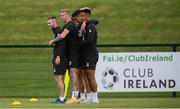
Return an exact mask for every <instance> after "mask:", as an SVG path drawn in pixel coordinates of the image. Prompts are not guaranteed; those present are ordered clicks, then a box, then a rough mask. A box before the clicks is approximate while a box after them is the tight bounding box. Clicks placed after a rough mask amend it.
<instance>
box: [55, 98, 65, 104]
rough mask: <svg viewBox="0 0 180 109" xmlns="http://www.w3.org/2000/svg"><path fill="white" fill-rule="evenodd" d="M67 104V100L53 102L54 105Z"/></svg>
mask: <svg viewBox="0 0 180 109" xmlns="http://www.w3.org/2000/svg"><path fill="white" fill-rule="evenodd" d="M65 102H66V99H64V100H63V101H61V100H60V99H59V98H58V99H56V100H55V101H53V102H51V103H52V104H64V103H65Z"/></svg>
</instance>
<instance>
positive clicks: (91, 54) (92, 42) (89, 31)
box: [80, 7, 99, 103]
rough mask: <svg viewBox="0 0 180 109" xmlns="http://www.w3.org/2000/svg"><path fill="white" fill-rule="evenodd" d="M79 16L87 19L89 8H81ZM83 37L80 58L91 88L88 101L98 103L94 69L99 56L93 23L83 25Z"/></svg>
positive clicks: (84, 19) (89, 12)
mask: <svg viewBox="0 0 180 109" xmlns="http://www.w3.org/2000/svg"><path fill="white" fill-rule="evenodd" d="M80 10H81V13H80V15H81V17H82V19H83V21H88V20H89V18H90V15H91V10H90V8H88V7H85V8H81V9H80ZM83 35H84V39H83V40H82V42H83V43H82V49H81V50H82V52H81V53H82V56H81V57H82V58H81V65H82V68H83V70H84V72H85V75H86V76H87V79H88V82H89V86H90V89H91V99H89V101H88V102H90V103H99V100H98V95H97V82H96V79H95V69H96V64H97V61H98V58H99V55H98V50H97V48H96V44H97V38H98V36H97V30H96V27H95V24H93V23H89V24H87V25H86V26H85V31H84V32H83Z"/></svg>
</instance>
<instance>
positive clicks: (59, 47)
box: [53, 26, 66, 56]
mask: <svg viewBox="0 0 180 109" xmlns="http://www.w3.org/2000/svg"><path fill="white" fill-rule="evenodd" d="M61 32H62V29H61V28H60V27H59V26H58V27H56V28H54V29H53V33H54V37H55V38H56V37H57V36H58V34H61ZM65 49H66V41H65V39H62V40H60V41H58V42H55V46H54V49H53V54H54V55H55V56H64V55H65Z"/></svg>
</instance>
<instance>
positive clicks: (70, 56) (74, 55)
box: [66, 46, 80, 68]
mask: <svg viewBox="0 0 180 109" xmlns="http://www.w3.org/2000/svg"><path fill="white" fill-rule="evenodd" d="M66 56H67V57H66V58H67V66H68V68H78V67H79V66H80V61H79V60H80V48H79V47H77V46H75V47H72V48H71V49H70V50H69V52H68V53H67V54H66Z"/></svg>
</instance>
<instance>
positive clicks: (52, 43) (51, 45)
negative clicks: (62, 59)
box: [49, 39, 55, 47]
mask: <svg viewBox="0 0 180 109" xmlns="http://www.w3.org/2000/svg"><path fill="white" fill-rule="evenodd" d="M49 46H50V47H54V46H55V42H54V39H52V40H50V41H49Z"/></svg>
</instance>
